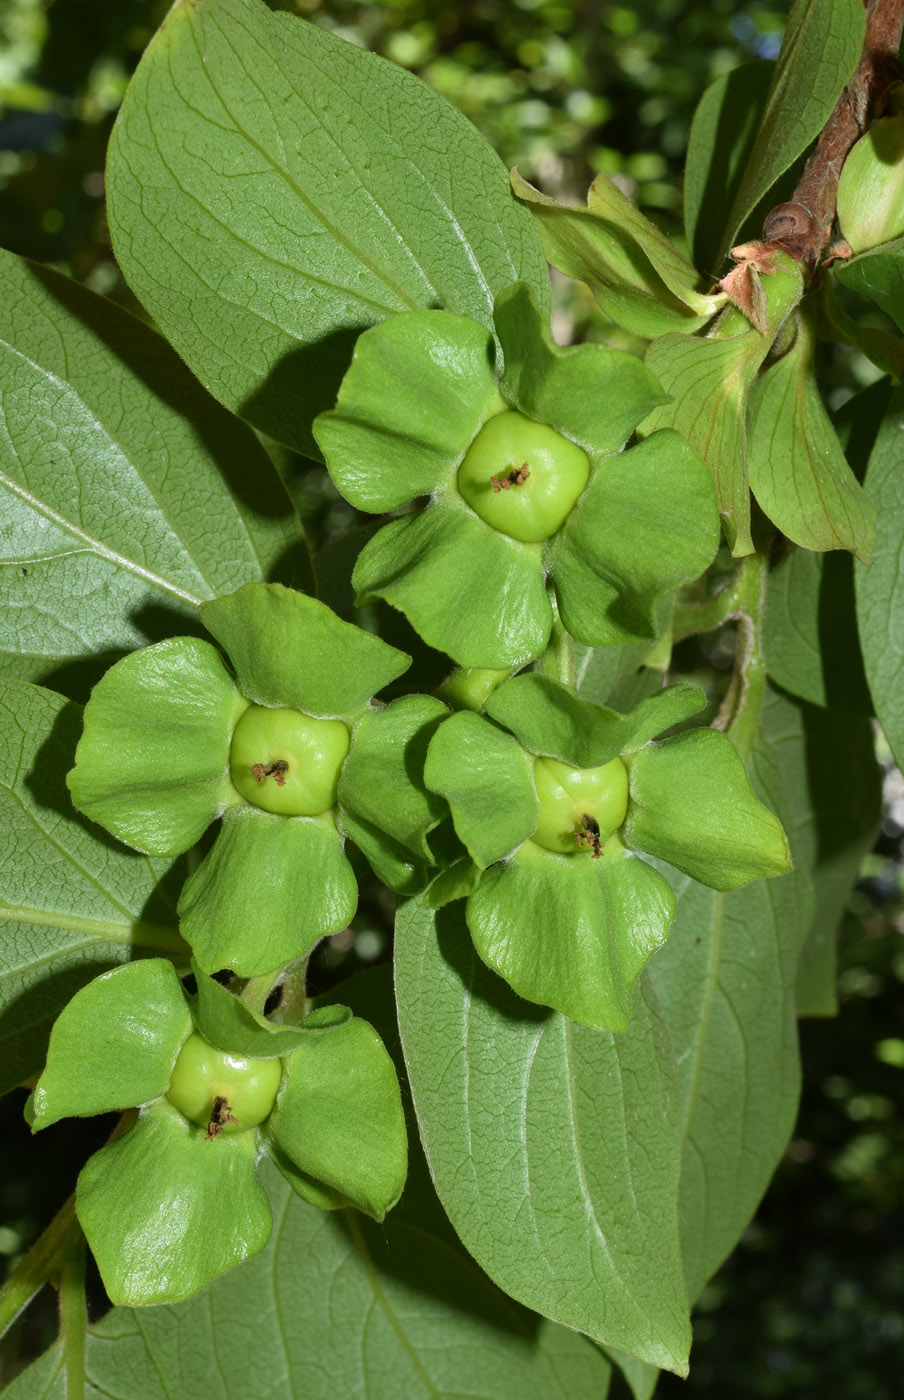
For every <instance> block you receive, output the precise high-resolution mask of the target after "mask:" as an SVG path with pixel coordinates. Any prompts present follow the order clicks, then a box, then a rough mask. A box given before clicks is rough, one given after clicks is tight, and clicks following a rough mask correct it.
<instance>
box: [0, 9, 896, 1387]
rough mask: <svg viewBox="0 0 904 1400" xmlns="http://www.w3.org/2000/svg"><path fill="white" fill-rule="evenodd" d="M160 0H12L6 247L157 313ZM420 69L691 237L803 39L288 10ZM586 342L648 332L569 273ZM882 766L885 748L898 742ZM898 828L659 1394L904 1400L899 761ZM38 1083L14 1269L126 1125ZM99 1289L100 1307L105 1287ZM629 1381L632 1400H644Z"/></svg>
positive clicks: (364, 925)
mask: <svg viewBox="0 0 904 1400" xmlns="http://www.w3.org/2000/svg"><path fill="white" fill-rule="evenodd" d="M166 8H167V6H166V4H165V3H164V4H161V3H159V0H50V3H48V0H0V245H2V246H4V247H7V248H10V249H12V250H13V251H14V252H17V253H21V254H24V255H26V256H28V257H32V258H35V259H37V260H39V261H42V262H49V263H52V264H53V265H54V266H55V267H58V268H60V269H61V270H62V271H64V272H67V273H68V274H70V275H71V276H73V277H75V278H77V279H78V280H80V281H83V282H85V283H87V284H88V285H89V286H90V287H92V288H93V289H94V290H95V291H97V292H100V293H102V294H103V295H106V296H110V297H112V298H114V299H115V300H117V301H119V302H121V303H123V304H124V305H127V306H130V307H131V308H132V309H133V310H137V309H138V308H137V307H136V306H135V303H134V301H133V299H132V298H131V295H130V293H129V291H128V289H127V288H126V287H125V285H124V283H123V281H122V279H121V277H120V275H119V272H118V269H117V267H116V264H115V262H114V261H113V257H112V253H111V250H110V245H109V239H108V235H107V229H106V222H105V218H104V185H103V167H104V151H105V148H106V143H107V139H108V136H109V132H110V128H111V125H112V122H113V120H114V118H115V114H116V110H117V107H118V105H119V102H120V100H121V98H122V94H123V92H124V89H125V85H126V83H127V81H128V77H129V74H130V72H131V71H132V69H133V68H134V66H135V64H136V63H137V61H138V58H139V56H140V54H141V52H142V50H143V48H144V46H145V44H146V43H147V42H148V40H149V39H150V37H151V35H152V33H153V31H154V28H155V27H156V25H157V24H158V23H159V22H160V20H161V19H162V17H163V14H164V13H165V11H166ZM280 8H284V9H294V10H295V11H296V12H297V13H299V14H301V15H303V16H305V17H306V18H309V19H311V20H313V21H314V22H315V23H317V24H321V25H323V26H325V27H326V28H329V29H331V30H333V31H335V32H337V33H339V34H341V35H343V36H344V37H346V38H349V39H352V40H354V41H355V42H357V43H360V44H363V45H365V46H367V47H369V48H372V49H374V50H375V51H377V52H379V53H381V54H384V55H385V56H387V57H389V58H391V59H393V60H395V61H396V62H398V63H401V64H403V65H404V66H406V67H409V68H412V69H413V70H414V71H415V72H418V73H420V74H421V76H422V77H424V78H425V79H426V81H428V82H429V83H431V84H432V85H433V86H435V87H436V88H437V89H438V90H439V91H441V92H442V93H444V94H445V95H446V96H447V97H448V98H450V100H451V101H453V102H454V103H455V104H456V105H457V106H458V107H459V108H460V109H461V110H463V111H464V112H465V113H466V114H467V115H468V116H469V117H470V118H471V119H472V120H473V121H474V122H475V123H476V125H477V126H478V127H480V129H481V130H482V131H483V132H484V133H485V135H486V136H487V137H488V138H489V140H490V141H491V142H492V143H493V145H494V146H495V147H496V149H497V150H498V151H499V153H500V155H501V156H502V159H503V160H504V161H505V162H506V164H508V165H513V164H517V165H518V166H519V169H520V170H521V172H522V173H523V174H524V175H525V176H526V177H527V178H528V179H531V180H532V181H534V182H535V183H537V184H539V185H540V186H541V187H542V188H543V189H544V190H546V191H547V192H548V193H550V194H554V195H557V196H559V197H562V198H568V199H572V200H574V201H575V202H578V201H579V200H580V199H582V197H583V195H584V193H585V191H586V187H587V185H588V184H589V182H590V180H591V179H592V177H593V174H594V173H595V171H596V170H598V169H602V170H605V171H606V172H607V173H608V174H609V175H612V176H616V177H618V181H619V183H620V184H621V186H622V188H623V189H624V191H625V192H626V193H627V194H629V195H630V196H631V197H632V198H633V199H635V200H636V201H637V203H638V204H639V205H640V206H641V207H642V208H644V209H645V210H646V211H647V212H648V213H649V214H650V215H651V216H652V217H653V218H654V219H656V221H657V222H659V223H660V225H661V226H662V227H663V228H665V229H666V230H667V231H668V232H670V233H672V234H674V235H676V236H680V225H681V218H680V211H681V170H682V164H683V159H684V152H685V150H686V146H687V138H688V132H689V129H690V122H691V118H692V116H693V112H694V107H695V105H696V103H697V101H698V99H699V97H700V95H701V93H702V92H703V90H704V88H705V87H706V85H707V84H708V83H709V82H710V81H711V80H712V79H713V78H714V77H716V76H717V75H718V74H720V73H723V72H725V71H726V70H727V69H729V68H732V67H734V66H735V65H737V64H738V63H741V62H744V61H746V60H747V59H750V58H754V57H760V58H762V57H767V58H771V57H774V56H775V55H776V53H777V51H778V46H779V43H780V39H781V33H782V28H783V24H784V18H785V11H786V6H785V5H782V4H779V5H776V6H774V7H773V6H770V5H767V4H754V3H747V4H743V5H739V6H732V5H731V4H730V3H727V0H633V3H630V4H628V3H625V4H599V3H594V0H573V3H564V0H458V3H450V0H389V2H388V3H383V4H367V3H358V2H357V0H325V3H320V0H297V3H295V4H294V5H292V4H291V3H286V4H283V5H282V6H280ZM554 329H555V333H556V336H557V338H558V339H559V340H560V342H562V343H567V342H568V341H570V340H572V339H576V338H587V337H589V338H592V339H606V340H607V341H608V342H609V343H610V344H613V345H616V346H620V347H623V348H626V349H629V350H631V349H633V350H639V349H640V342H635V341H634V340H633V338H632V337H630V336H628V335H627V334H626V333H624V332H622V331H620V330H618V329H617V328H615V327H613V326H611V324H607V323H606V322H605V320H604V319H603V318H602V316H601V314H600V313H599V311H598V310H597V309H596V307H595V303H593V302H592V300H591V299H590V297H589V294H588V293H587V292H586V290H585V289H584V288H582V287H580V286H578V285H577V284H574V283H566V282H564V280H562V279H559V280H558V281H557V282H556V285H555V316H554ZM827 369H828V372H829V376H830V379H829V382H830V384H831V385H832V398H833V400H834V402H835V403H838V402H840V401H841V400H842V399H843V398H844V397H845V396H846V395H848V394H850V393H851V392H854V391H855V390H856V389H857V388H858V387H861V386H862V385H864V384H866V383H868V382H869V381H870V379H871V378H873V377H874V376H875V373H876V372H875V371H872V370H871V369H870V368H869V366H868V365H867V364H866V362H865V361H863V360H862V359H861V358H860V357H858V356H857V355H856V354H853V353H845V354H844V355H840V356H836V357H835V358H834V359H833V360H832V361H831V363H830V364H828V366H827ZM277 455H278V460H279V463H280V466H281V469H282V470H283V471H284V472H285V474H286V477H287V480H288V481H289V482H290V485H291V486H292V488H293V491H294V493H295V496H296V499H297V502H298V505H299V507H300V509H301V512H302V514H303V516H304V518H305V521H306V525H307V528H308V530H309V532H310V534H311V536H312V538H313V540H314V542H315V543H317V544H319V543H321V542H323V541H324V540H326V539H328V538H329V537H331V536H332V535H334V534H335V533H337V532H338V531H340V530H342V529H344V528H345V527H346V526H347V525H348V523H349V521H350V515H351V512H350V508H349V507H347V506H346V505H345V503H344V502H340V501H339V500H338V498H337V496H336V494H335V492H334V491H333V489H332V487H331V486H330V484H329V481H328V479H327V478H326V476H325V473H324V472H323V471H322V470H321V469H319V468H316V467H312V466H311V465H310V464H307V463H303V462H301V461H299V460H297V459H293V458H291V456H290V455H289V454H286V453H282V452H280V453H279V454H277ZM880 752H881V740H880ZM886 767H887V776H886V799H887V801H886V816H885V820H884V824H883V832H882V835H881V836H880V840H879V843H878V846H877V850H876V852H875V853H874V854H873V855H872V856H871V857H870V858H869V859H868V861H867V862H866V864H865V867H864V870H863V876H862V879H861V881H860V883H859V885H858V888H857V890H856V891H855V892H854V894H853V895H852V897H851V899H850V901H849V906H848V910H847V912H846V913H845V917H844V922H843V927H842V934H841V966H842V971H841V983H840V999H841V1013H840V1015H839V1017H838V1018H837V1019H836V1020H832V1021H811V1022H804V1023H803V1025H802V1028H801V1039H802V1054H803V1063H804V1075H805V1086H806V1087H805V1090H804V1097H803V1102H802V1106H801V1113H800V1119H799V1122H798V1126H797V1130H796V1134H795V1137H794V1140H793V1142H792V1143H791V1145H790V1147H789V1150H788V1153H787V1155H786V1158H785V1160H784V1162H783V1163H782V1165H781V1167H780V1169H779V1171H778V1174H777V1176H776V1179H775V1181H774V1183H773V1186H772V1188H771V1190H770V1192H769V1195H768V1196H767V1198H766V1200H765V1202H764V1203H763V1205H762V1207H761V1209H760V1211H759V1213H758V1215H757V1217H756V1219H755V1220H754V1222H753V1223H752V1225H751V1226H750V1228H749V1229H748V1231H747V1232H746V1234H745V1236H744V1239H743V1240H742V1242H741V1244H740V1245H739V1246H738V1248H737V1250H736V1251H735V1253H734V1255H733V1256H732V1258H731V1259H730V1260H729V1261H728V1263H727V1264H726V1266H725V1267H724V1268H723V1270H722V1271H721V1272H720V1274H719V1275H718V1277H717V1278H716V1279H714V1280H713V1281H712V1282H711V1283H710V1284H709V1286H708V1287H707V1288H706V1290H705V1292H704V1294H703V1297H702V1299H701V1301H700V1304H699V1307H698V1309H697V1313H696V1318H695V1345H694V1351H693V1357H692V1372H691V1377H690V1380H689V1381H687V1382H679V1381H677V1380H675V1378H673V1377H663V1379H662V1381H661V1383H660V1386H659V1388H658V1389H657V1397H669V1396H677V1395H679V1394H681V1395H684V1396H688V1397H690V1396H697V1395H700V1396H704V1395H705V1396H719V1397H738V1400H745V1397H781V1400H784V1397H792V1396H793V1397H809V1396H815V1395H817V1394H822V1395H825V1396H827V1397H834V1396H838V1397H843V1400H861V1397H863V1400H867V1397H868V1398H869V1400H899V1397H900V1396H901V1395H902V1391H904V1384H902V1374H904V1364H902V1363H904V1248H902V1246H904V1230H902V1222H901V1206H902V1196H904V1189H902V1188H904V1130H902V1126H901V1118H900V1105H901V1101H902V1086H904V1077H902V1072H904V939H902V936H901V935H902V931H904V901H902V879H901V836H902V830H904V782H902V779H901V777H900V775H899V774H898V773H897V771H896V770H895V769H894V768H893V767H892V766H891V764H890V763H887V764H886ZM388 926H389V910H388V907H387V905H386V903H385V901H383V900H381V899H380V897H379V896H377V895H376V894H375V895H374V896H373V897H372V898H371V899H369V900H368V899H366V898H365V900H364V901H363V902H362V910H361V912H360V913H359V915H358V916H357V918H356V920H355V925H354V926H353V929H352V930H350V931H349V932H348V933H347V934H344V935H338V936H337V938H336V939H333V940H330V946H328V947H327V948H326V949H325V950H324V952H323V954H322V955H321V957H320V961H319V964H318V967H317V969H316V972H315V977H316V978H317V980H318V981H319V982H320V983H321V984H322V987H324V988H325V986H326V985H327V984H328V983H329V982H330V981H331V980H332V979H334V978H336V977H339V976H345V975H346V973H347V972H350V971H353V970H355V969H356V968H357V967H359V966H361V965H362V964H366V963H368V962H373V961H375V960H378V959H380V958H383V957H385V956H386V955H387V952H388ZM23 1101H24V1094H19V1093H17V1094H14V1095H11V1096H10V1097H9V1098H8V1099H6V1100H5V1101H3V1103H0V1124H2V1137H0V1143H2V1146H0V1269H8V1268H10V1267H12V1266H14V1264H15V1263H16V1261H17V1259H18V1258H19V1257H21V1254H22V1252H23V1251H24V1249H25V1248H27V1246H28V1245H29V1244H30V1243H31V1242H32V1241H33V1240H34V1239H35V1238H36V1236H37V1234H38V1233H39V1232H40V1230H41V1229H42V1228H43V1226H44V1225H45V1224H46V1223H47V1221H48V1219H49V1218H50V1216H51V1215H52V1213H53V1212H54V1210H55V1209H56V1208H57V1207H58V1206H59V1205H60V1204H62V1201H63V1200H64V1199H65V1198H66V1197H67V1196H68V1194H69V1193H70V1191H71V1190H72V1188H73V1185H74V1181H75V1177H76V1175H77V1172H78V1170H79V1168H80V1166H81V1163H82V1162H83V1161H84V1159H85V1157H86V1156H87V1155H88V1154H89V1153H90V1152H91V1151H93V1150H94V1149H95V1148H96V1147H97V1146H98V1145H99V1144H100V1142H101V1141H102V1140H103V1138H104V1137H105V1135H106V1132H107V1131H108V1128H107V1125H105V1124H103V1123H98V1122H94V1123H90V1124H81V1123H76V1122H68V1123H63V1124H60V1125H58V1126H57V1127H55V1128H53V1129H51V1130H48V1132H47V1133H45V1134H43V1135H42V1137H41V1138H40V1139H38V1140H36V1141H35V1142H34V1143H32V1142H31V1141H30V1139H29V1135H28V1132H27V1130H26V1129H25V1128H24V1125H23V1124H22V1121H21V1109H22V1102H23ZM44 1295H45V1296H44V1298H43V1301H42V1303H41V1305H40V1306H37V1307H35V1308H33V1309H32V1310H30V1314H29V1315H28V1316H27V1317H26V1319H25V1321H24V1323H20V1324H19V1325H18V1326H17V1328H15V1329H14V1330H13V1332H12V1333H11V1334H10V1336H9V1337H8V1339H7V1341H6V1342H5V1343H4V1347H5V1351H4V1353H3V1355H2V1357H0V1381H2V1379H4V1378H8V1377H9V1376H10V1375H11V1374H13V1372H14V1371H15V1369H17V1367H18V1366H19V1365H21V1364H22V1363H23V1362H24V1361H25V1360H28V1359H31V1357H32V1356H34V1355H35V1354H36V1353H37V1352H38V1351H39V1350H40V1349H41V1348H42V1347H43V1346H45V1345H46V1344H47V1343H48V1342H49V1341H50V1340H52V1337H53V1334H54V1314H53V1301H52V1298H51V1297H50V1294H49V1290H46V1289H45V1291H44ZM98 1296H100V1295H98ZM625 1393H626V1392H625Z"/></svg>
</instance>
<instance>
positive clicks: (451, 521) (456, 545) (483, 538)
mask: <svg viewBox="0 0 904 1400" xmlns="http://www.w3.org/2000/svg"><path fill="white" fill-rule="evenodd" d="M352 583H353V584H354V586H355V588H356V589H357V591H358V599H357V601H358V602H359V603H366V602H368V601H369V600H370V599H371V598H385V600H386V602H387V603H390V604H391V605H392V606H393V607H394V608H398V609H399V610H400V611H401V612H403V613H404V614H405V616H406V617H407V618H408V620H409V622H410V623H411V625H412V627H413V628H414V629H415V631H416V632H417V633H418V634H419V635H420V636H421V637H422V638H423V639H424V641H425V642H426V643H427V644H428V646H432V647H436V649H437V650H438V651H444V652H446V654H447V655H448V656H451V657H452V659H453V660H454V661H457V662H458V663H459V665H461V666H477V667H481V668H488V669H492V670H500V669H502V668H504V667H509V666H511V667H515V666H523V665H524V663H525V662H526V661H531V660H532V659H533V658H534V657H535V656H539V655H540V653H541V651H542V650H543V648H544V647H545V646H546V643H547V641H548V640H549V633H550V631H551V629H552V609H551V607H550V605H549V598H548V597H547V593H546V584H545V581H544V570H543V561H542V556H541V552H540V546H539V545H535V544H520V543H519V542H518V540H513V539H509V538H508V536H506V535H501V534H500V533H499V532H498V531H497V530H494V529H493V528H492V526H491V525H487V524H485V523H484V521H482V520H479V519H478V518H477V516H476V515H474V514H473V513H472V512H471V511H469V510H468V509H467V507H465V505H464V502H463V501H462V503H461V508H459V507H457V506H452V505H449V504H446V503H445V502H442V501H438V502H436V503H434V504H432V505H429V506H427V507H426V509H424V510H422V511H420V512H419V513H418V514H416V515H406V516H404V517H403V518H402V519H401V520H392V521H390V523H389V524H388V525H384V526H383V528H382V530H379V531H378V532H377V534H376V535H375V536H374V538H373V539H372V540H370V541H369V543H368V544H366V545H365V546H364V548H363V549H362V551H361V553H360V554H359V555H358V561H357V563H356V564H355V571H354V574H353V575H352Z"/></svg>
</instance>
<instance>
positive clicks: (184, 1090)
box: [166, 1032, 282, 1138]
mask: <svg viewBox="0 0 904 1400" xmlns="http://www.w3.org/2000/svg"><path fill="white" fill-rule="evenodd" d="M281 1075H282V1063H281V1061H280V1060H278V1059H276V1060H258V1059H251V1058H250V1057H249V1056H247V1055H228V1054H227V1053H226V1052H225V1051H224V1050H218V1049H217V1048H216V1046H214V1045H211V1044H210V1042H209V1041H207V1040H205V1039H204V1037H203V1036H202V1035H198V1034H197V1032H194V1033H193V1034H192V1035H190V1036H189V1037H188V1040H186V1042H185V1044H184V1045H183V1046H182V1049H181V1050H180V1051H179V1058H178V1059H177V1060H176V1063H175V1066H174V1068H173V1077H172V1079H171V1080H170V1086H169V1089H168V1090H167V1091H166V1097H167V1098H168V1099H169V1101H170V1103H171V1104H172V1105H173V1107H174V1108H178V1110H179V1112H180V1113H183V1114H184V1115H185V1117H186V1118H190V1119H191V1121H192V1122H193V1123H200V1124H201V1126H202V1127H204V1128H206V1129H207V1135H208V1137H211V1138H214V1137H217V1136H218V1135H219V1134H220V1133H242V1132H245V1131H246V1130H247V1129H248V1128H256V1127H257V1125H258V1123H263V1121H264V1119H265V1118H267V1117H268V1116H269V1114H270V1113H271V1112H272V1110H273V1105H274V1104H275V1102H276V1093H277V1090H278V1089H279V1081H280V1077H281Z"/></svg>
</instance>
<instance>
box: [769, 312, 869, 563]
mask: <svg viewBox="0 0 904 1400" xmlns="http://www.w3.org/2000/svg"><path fill="white" fill-rule="evenodd" d="M814 345H815V335H814V332H813V330H812V328H811V327H810V326H809V324H808V322H807V319H806V318H805V319H804V320H802V322H801V326H800V329H799V331H798V335H797V339H796V340H795V342H794V345H793V346H792V348H791V349H790V350H789V351H788V353H787V354H786V355H783V356H782V358H781V359H780V360H778V361H777V362H776V363H775V364H774V365H772V366H770V368H769V369H767V370H766V372H765V374H763V375H761V376H760V378H759V379H758V380H757V382H756V384H754V385H753V388H752V390H751V394H750V413H751V421H750V428H749V434H750V436H749V442H748V471H749V476H750V488H751V490H752V491H753V494H754V495H755V496H756V498H757V500H758V501H759V503H760V505H761V506H762V508H763V510H764V511H765V512H766V514H767V515H768V516H769V518H770V520H772V521H773V523H774V524H775V525H777V526H778V528H779V529H780V530H781V531H782V533H783V534H785V535H787V536H788V538H789V539H791V540H794V542H795V544H799V545H802V546H803V547H804V548H805V549H816V550H826V549H847V550H850V551H851V553H852V554H856V555H857V557H858V558H859V559H862V560H863V562H864V563H865V564H868V563H869V561H870V558H871V556H872V547H873V539H874V537H875V531H876V512H875V508H874V507H873V504H872V502H871V501H870V499H869V497H868V496H867V494H866V492H865V491H864V489H863V487H862V486H861V485H860V483H859V482H858V481H857V478H856V477H855V476H854V474H853V472H852V471H851V469H850V467H849V466H848V464H847V461H846V460H845V456H844V452H843V451H842V449H841V443H840V442H839V441H838V435H837V433H836V432H835V429H834V428H833V426H832V422H831V419H830V418H829V415H828V412H827V411H826V408H825V405H824V404H823V401H822V394H821V393H820V390H819V388H818V387H817V384H816V379H815V376H814V374H813V351H814Z"/></svg>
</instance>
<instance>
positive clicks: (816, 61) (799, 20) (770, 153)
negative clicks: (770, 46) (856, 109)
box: [713, 0, 866, 271]
mask: <svg viewBox="0 0 904 1400" xmlns="http://www.w3.org/2000/svg"><path fill="white" fill-rule="evenodd" d="M865 33H866V19H865V15H864V10H863V5H862V3H861V0H794V4H793V5H792V6H791V12H790V14H789V15H788V23H787V26H786V28H785V37H784V39H783V40H782V47H781V51H780V53H779V56H778V62H777V63H776V65H775V70H774V72H773V75H772V82H771V84H770V86H769V91H768V93H767V95H766V101H765V104H764V107H763V113H762V116H761V118H760V124H759V127H758V129H757V134H756V139H755V141H754V143H753V147H752V149H751V151H750V154H749V155H748V156H747V158H746V160H745V161H744V173H743V176H742V178H741V182H740V186H739V188H738V191H737V194H736V195H735V198H734V201H733V203H732V205H731V212H730V213H729V215H728V219H727V220H726V223H725V232H724V235H723V238H722V244H721V247H720V249H719V255H718V259H717V263H716V268H714V269H713V271H716V270H717V268H718V265H719V263H721V261H722V259H723V258H724V257H725V254H726V253H727V252H728V249H729V248H730V247H731V245H732V243H733V242H734V238H735V234H736V233H737V231H738V229H739V228H740V227H741V225H742V224H743V222H744V220H745V219H746V218H747V216H748V214H750V213H751V212H752V211H753V210H754V209H755V208H756V206H757V204H758V203H759V202H760V200H761V199H762V198H763V196H764V195H766V194H768V193H769V190H770V189H771V187H772V186H773V185H774V184H775V182H776V180H777V179H778V177H779V176H780V175H782V174H783V173H784V172H785V171H786V170H787V169H788V167H789V165H791V163H792V162H793V161H794V160H796V159H797V157H798V156H799V155H801V154H802V153H803V152H804V151H805V150H806V149H807V147H808V146H809V144H810V142H811V141H813V140H814V139H815V137H817V136H818V135H819V133H820V131H821V130H822V128H823V127H824V126H825V124H826V122H827V121H828V119H829V117H830V116H831V114H832V109H833V108H834V106H835V103H836V102H837V101H838V98H839V97H840V96H841V91H842V89H843V87H844V85H845V83H846V82H847V80H848V78H849V77H850V76H851V74H852V73H853V71H854V69H855V68H856V66H857V63H858V60H859V58H860V52H861V50H862V48H863V39H864V35H865Z"/></svg>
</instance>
